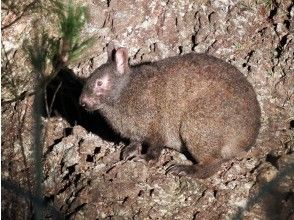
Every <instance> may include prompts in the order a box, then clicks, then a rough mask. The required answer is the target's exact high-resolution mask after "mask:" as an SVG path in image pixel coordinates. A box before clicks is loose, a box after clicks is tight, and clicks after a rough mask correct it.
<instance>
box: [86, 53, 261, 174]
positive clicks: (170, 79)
mask: <svg viewBox="0 0 294 220" xmlns="http://www.w3.org/2000/svg"><path fill="white" fill-rule="evenodd" d="M109 57H110V58H109V61H108V62H107V63H106V64H104V65H102V66H101V67H99V68H98V69H97V70H95V72H94V73H93V74H92V75H91V76H90V77H89V79H88V80H87V82H86V85H85V87H84V90H83V92H82V95H81V98H80V102H81V104H82V105H83V106H85V107H86V108H87V109H88V110H98V109H99V111H100V112H101V113H102V115H104V117H105V118H106V119H107V121H108V122H109V123H110V125H111V126H112V127H113V128H114V129H115V130H116V131H118V132H119V133H120V134H121V135H122V136H124V137H127V138H130V140H131V141H133V142H136V143H143V142H145V143H147V144H148V145H149V150H148V152H147V155H146V159H147V160H149V159H155V160H156V159H157V158H158V156H159V154H160V151H161V149H162V148H163V147H168V148H173V149H175V150H177V151H181V149H182V147H183V146H185V148H186V149H187V150H188V151H189V153H190V154H191V155H192V156H193V157H194V159H195V160H196V161H197V162H198V164H196V165H193V166H181V165H177V166H174V167H172V168H171V169H170V170H171V171H172V172H174V173H178V174H179V173H182V172H184V173H186V174H188V175H193V176H196V177H198V178H206V177H208V176H210V175H212V174H213V173H215V172H216V171H217V169H218V167H219V166H220V164H221V163H222V162H224V161H227V160H229V159H231V158H233V157H236V156H238V155H241V154H242V152H244V151H247V150H248V149H249V147H250V146H251V145H253V144H254V142H255V139H256V137H257V135H258V131H259V127H260V107H259V104H258V101H257V99H256V94H255V92H254V90H253V87H252V86H251V85H250V84H249V82H248V81H247V80H246V78H245V77H244V76H243V75H242V74H241V73H240V72H239V71H238V70H237V69H236V68H235V67H233V66H232V65H230V64H228V63H225V62H224V61H222V60H220V59H217V58H215V57H212V56H209V55H206V54H195V53H190V54H186V55H183V56H178V57H171V58H167V59H164V60H161V61H158V62H154V63H151V64H146V65H144V64H142V65H138V66H134V67H129V66H128V64H127V50H126V49H124V48H119V49H118V50H117V51H116V52H115V53H114V57H115V59H113V58H111V57H112V56H111V55H109ZM118 62H120V67H118ZM124 65H125V67H124V71H123V73H122V71H121V68H122V66H124ZM118 68H120V73H118V71H117V69H118ZM105 75H108V77H109V78H107V79H109V80H108V81H106V84H107V85H104V86H105V88H108V87H109V90H103V92H102V93H101V94H102V95H101V94H99V95H97V94H95V92H96V91H100V89H99V88H98V90H97V89H96V90H95V89H93V86H94V84H95V83H96V82H97V80H99V79H100V78H102V77H104V76H105ZM107 86H108V87H107ZM102 87H103V86H102ZM96 93H97V92H96Z"/></svg>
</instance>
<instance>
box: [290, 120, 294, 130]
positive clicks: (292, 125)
mask: <svg viewBox="0 0 294 220" xmlns="http://www.w3.org/2000/svg"><path fill="white" fill-rule="evenodd" d="M289 128H290V129H294V120H291V121H290V123H289Z"/></svg>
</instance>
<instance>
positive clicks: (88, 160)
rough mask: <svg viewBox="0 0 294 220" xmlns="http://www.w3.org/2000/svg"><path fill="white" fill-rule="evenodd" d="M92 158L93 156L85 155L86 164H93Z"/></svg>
mask: <svg viewBox="0 0 294 220" xmlns="http://www.w3.org/2000/svg"><path fill="white" fill-rule="evenodd" d="M94 156H95V155H89V154H88V155H87V158H86V162H90V163H93V162H94Z"/></svg>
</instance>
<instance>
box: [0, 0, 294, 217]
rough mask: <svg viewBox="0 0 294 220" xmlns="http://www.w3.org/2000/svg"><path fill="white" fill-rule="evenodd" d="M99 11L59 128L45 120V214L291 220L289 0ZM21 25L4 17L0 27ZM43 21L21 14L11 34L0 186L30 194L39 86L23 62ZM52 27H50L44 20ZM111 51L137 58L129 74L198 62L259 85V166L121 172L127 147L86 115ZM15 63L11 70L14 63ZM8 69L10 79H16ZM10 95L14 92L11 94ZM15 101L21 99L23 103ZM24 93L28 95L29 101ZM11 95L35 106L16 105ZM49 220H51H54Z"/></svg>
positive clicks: (111, 4) (25, 211)
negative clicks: (156, 65) (201, 56)
mask: <svg viewBox="0 0 294 220" xmlns="http://www.w3.org/2000/svg"><path fill="white" fill-rule="evenodd" d="M83 2H84V4H85V5H88V6H89V9H90V11H89V12H90V23H89V24H88V26H87V27H86V29H85V30H84V33H85V35H91V34H95V35H96V36H97V41H96V44H95V45H94V46H93V47H92V48H91V49H90V50H88V52H87V54H86V55H85V56H84V57H83V60H82V61H81V62H80V63H78V64H75V65H72V66H70V68H71V69H72V71H73V72H71V71H64V72H62V73H60V74H59V76H58V77H57V78H56V79H55V80H54V81H53V82H52V83H51V85H50V88H48V94H49V96H50V94H51V97H52V94H53V93H54V91H55V90H54V89H56V87H57V85H59V83H60V81H62V86H61V88H60V90H59V91H58V93H57V96H56V99H55V104H54V106H53V113H54V114H53V116H52V117H50V118H49V117H45V116H44V118H43V119H44V120H43V123H44V136H45V149H44V177H45V180H44V184H43V187H44V196H45V201H46V204H47V206H51V207H54V208H53V209H54V210H55V211H56V212H58V213H59V214H62V215H64V216H66V217H69V218H70V219H231V218H239V217H240V216H243V217H244V219H253V218H255V219H291V218H293V217H294V214H293V212H294V211H293V207H294V197H293V188H294V184H293V172H294V171H293V170H294V168H293V166H294V154H293V148H294V136H293V133H294V58H293V53H294V36H293V30H294V22H293V21H294V5H293V3H292V1H290V0H277V1H253V0H243V1H242V0H236V1H229V0H215V1H209V0H203V1H192V0H180V1H157V0H151V1H145V0H136V1H131V0H127V1H122V0H121V1H117V0H110V1H98V0H94V1H90V0H89V1H83ZM11 16H12V15H10V14H9V13H6V12H5V10H3V11H2V17H3V22H4V23H3V24H4V26H5V25H6V23H5V22H8V21H9V19H11V20H13V19H12V18H11ZM33 16H34V15H31V14H28V15H27V14H24V16H23V17H22V18H20V19H19V20H17V21H16V22H15V23H13V24H12V25H11V26H9V27H6V28H5V29H3V31H2V35H3V36H2V37H3V39H2V42H3V48H4V49H5V51H6V53H5V54H4V53H2V54H3V57H4V58H5V57H6V58H7V59H4V58H3V59H4V61H3V60H2V69H4V70H6V71H7V70H8V69H9V70H11V74H10V75H9V74H8V76H9V77H11V78H12V79H14V81H13V82H14V84H15V83H16V82H17V83H19V86H14V87H13V85H14V84H13V83H11V82H12V80H8V78H9V77H8V76H7V74H6V75H5V77H6V78H4V79H3V78H2V110H1V111H2V149H1V153H2V158H1V164H2V178H5V179H9V180H11V181H13V182H14V183H16V185H17V186H20V187H22V188H24V189H25V190H27V191H29V192H33V190H34V189H33V176H34V174H33V169H32V164H33V157H32V155H33V153H32V148H31V146H32V140H33V139H32V134H31V131H32V127H33V123H32V116H31V111H32V102H33V98H34V96H33V95H30V91H31V88H32V85H33V83H32V82H33V79H32V77H31V75H29V74H27V75H25V73H26V72H28V71H27V69H29V67H28V65H27V63H26V60H25V59H24V56H23V52H22V50H21V44H22V41H23V39H24V36H28V35H29V33H30V32H31V30H32V27H33V26H32V25H31V24H30V20H31V19H32V17H33ZM43 19H45V20H46V19H49V18H43ZM111 40H114V41H116V42H117V45H120V46H125V47H127V48H128V50H129V55H130V63H132V64H137V63H141V62H148V61H156V60H160V59H163V58H165V57H170V56H175V55H180V54H185V53H188V52H191V51H194V52H201V53H202V52H206V53H209V54H212V55H214V56H216V57H219V58H222V59H223V60H226V61H227V62H229V63H231V64H233V65H235V66H236V67H237V68H238V69H239V70H240V71H241V72H242V73H243V74H244V75H245V76H246V77H247V78H248V80H249V81H250V82H251V83H252V85H253V86H254V89H255V91H256V93H257V96H258V100H259V101H260V105H261V109H262V127H261V130H260V134H259V137H258V140H257V143H256V145H255V146H254V148H253V149H259V150H258V154H257V155H256V156H254V157H253V156H252V157H247V158H244V159H234V160H232V161H230V162H228V163H225V164H224V165H223V166H222V169H221V171H219V172H218V173H217V174H215V175H213V176H212V177H211V178H209V179H206V180H197V179H192V178H188V177H178V176H174V175H172V174H166V168H167V167H168V166H169V165H170V164H172V163H174V162H179V163H182V164H189V163H190V161H189V160H187V159H186V158H185V157H184V156H183V155H182V154H180V153H177V152H174V151H172V150H168V149H165V150H164V151H163V153H162V154H161V156H160V160H159V162H158V163H157V164H156V165H155V166H151V165H148V164H145V163H143V162H141V161H136V160H128V161H122V160H120V152H121V149H122V148H123V147H124V145H125V144H126V143H125V140H121V139H120V138H119V137H118V136H117V135H115V134H113V132H112V131H111V129H109V127H108V126H107V124H106V123H105V121H104V120H103V119H102V118H101V117H100V116H99V115H98V114H97V113H94V114H89V113H87V112H85V111H84V110H82V109H81V108H80V107H79V106H78V103H77V100H78V96H79V93H80V89H81V84H80V83H79V82H77V81H76V79H75V78H74V77H72V75H71V74H74V75H76V76H79V77H87V76H88V75H89V74H90V73H91V71H93V70H94V69H95V68H97V67H98V66H99V65H101V64H102V63H104V62H105V61H106V58H107V54H106V44H107V43H109V42H110V41H111ZM8 61H9V62H8ZM8 67H9V68H8ZM11 88H14V90H12V89H11ZM15 90H16V91H15ZM24 92H26V93H24ZM13 93H17V94H26V95H23V96H21V97H22V98H21V99H18V100H17V101H14V100H12V95H11V94H13ZM31 207H32V203H31V202H29V200H28V198H27V197H26V198H25V199H24V198H23V196H19V194H17V192H16V190H14V191H13V192H11V191H7V190H6V189H3V190H2V216H3V217H6V218H5V219H23V218H25V219H26V218H29V217H30V216H31V215H32V211H31V210H32V209H31ZM46 217H48V218H50V217H52V212H51V211H50V210H49V209H48V210H47V211H46Z"/></svg>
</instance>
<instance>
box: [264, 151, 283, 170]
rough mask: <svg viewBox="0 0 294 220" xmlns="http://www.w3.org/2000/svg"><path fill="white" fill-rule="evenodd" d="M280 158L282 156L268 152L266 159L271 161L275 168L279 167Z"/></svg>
mask: <svg viewBox="0 0 294 220" xmlns="http://www.w3.org/2000/svg"><path fill="white" fill-rule="evenodd" d="M279 158H280V156H275V155H272V154H268V155H266V158H265V161H266V162H269V163H270V164H272V165H273V166H274V167H275V168H277V169H279V165H278V160H279Z"/></svg>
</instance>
